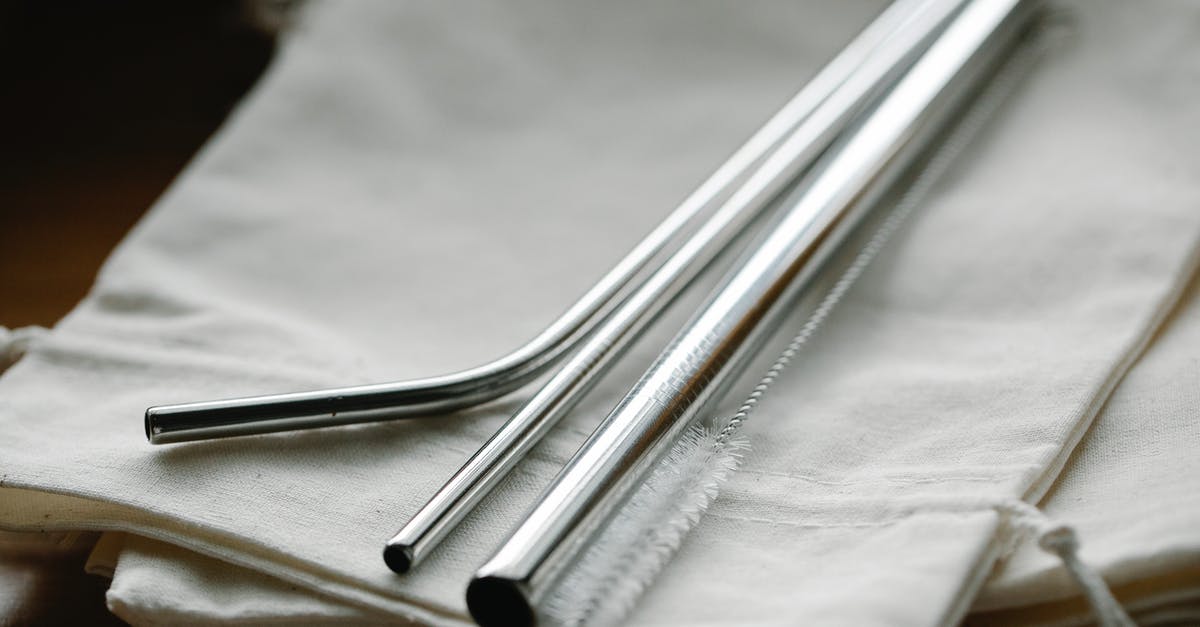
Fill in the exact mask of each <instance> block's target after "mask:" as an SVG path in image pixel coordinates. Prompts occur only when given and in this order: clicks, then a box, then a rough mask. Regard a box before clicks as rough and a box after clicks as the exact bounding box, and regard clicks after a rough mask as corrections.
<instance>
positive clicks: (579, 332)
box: [145, 0, 925, 444]
mask: <svg viewBox="0 0 1200 627" xmlns="http://www.w3.org/2000/svg"><path fill="white" fill-rule="evenodd" d="M924 1H925V0H898V1H897V2H896V3H895V4H894V5H893V6H892V7H890V8H889V9H887V10H886V11H885V12H884V13H883V14H882V15H881V16H880V17H879V19H877V20H876V21H875V22H874V23H873V24H872V25H871V26H870V27H869V28H868V29H867V31H864V33H863V34H862V36H860V37H859V38H857V39H855V40H854V41H853V42H852V43H851V44H850V46H849V47H848V48H847V49H846V50H845V51H844V52H843V53H842V54H841V55H839V56H838V57H837V58H836V59H834V60H833V62H831V63H830V64H829V65H828V66H827V67H826V68H825V69H824V71H822V72H821V73H820V74H818V75H817V76H816V77H815V78H814V79H813V80H812V81H810V83H809V84H808V86H807V87H806V88H804V89H802V90H801V91H800V92H798V93H797V94H796V95H795V96H794V97H793V98H792V99H791V100H790V101H789V102H788V103H787V104H786V105H784V107H783V108H782V109H780V110H779V112H778V113H776V114H775V115H774V116H773V117H772V118H771V119H770V120H768V121H767V122H766V124H764V125H763V126H762V128H760V129H759V130H758V131H757V132H755V133H754V135H753V136H751V137H750V139H749V140H747V141H746V143H745V144H743V145H742V146H741V147H740V148H739V149H738V150H737V151H736V152H735V153H734V154H733V155H732V156H730V157H729V159H728V160H727V161H726V162H725V163H724V164H722V165H721V166H720V167H719V168H718V169H717V170H716V171H715V172H713V174H712V175H710V176H709V178H708V179H707V180H705V181H704V182H703V183H702V184H701V185H700V186H699V187H698V188H696V190H695V191H694V192H692V193H691V194H690V195H689V196H688V197H687V198H686V199H684V200H683V202H682V203H680V205H679V206H678V207H676V208H675V209H674V210H673V211H672V212H671V213H670V214H669V215H668V216H667V217H666V218H665V219H664V220H663V221H662V222H661V223H660V224H659V225H658V226H656V227H655V228H654V230H652V231H651V232H650V233H649V234H648V235H647V236H646V237H645V238H644V239H643V240H642V241H641V242H639V243H638V244H637V246H635V247H634V248H633V250H631V251H630V252H629V253H628V254H627V255H626V256H625V257H624V258H623V259H621V261H620V262H618V263H617V265H616V266H614V267H613V268H612V269H611V270H610V271H609V272H608V273H607V274H606V275H604V277H603V278H601V279H600V281H599V282H598V283H596V284H595V285H594V286H593V287H592V288H591V289H589V290H588V292H587V293H586V294H584V295H583V297H581V298H580V299H579V301H578V302H576V303H575V304H574V305H572V306H571V307H570V308H569V309H568V310H567V311H566V312H564V313H563V314H562V315H561V316H560V317H559V318H558V319H557V320H555V321H554V322H553V323H552V324H551V325H550V326H549V327H547V328H546V329H545V330H544V331H542V332H541V333H540V334H539V335H538V336H537V337H535V338H534V339H532V340H531V341H530V342H528V343H527V344H525V345H524V346H521V347H520V348H518V349H516V350H514V351H513V352H511V353H509V354H507V355H505V356H503V357H500V358H499V359H496V360H494V361H492V362H489V363H486V364H483V365H480V366H477V367H474V368H470V369H467V370H463V371H459V372H455V373H451V374H446V375H441V376H435V377H429V378H423V379H412V380H408V381H396V382H389V383H378V384H372V385H358V386H352V387H342V388H331V389H324V390H314V391H309V392H294V393H287V394H271V395H265V396H251V397H245V398H235V399H227V400H214V401H200V402H192V403H180V404H171V405H159V406H155V407H150V408H148V409H147V410H146V417H145V428H146V438H147V440H149V441H150V443H151V444H168V443H174V442H188V441H194V440H204V439H210V438H222V437H230V436H238V435H251V434H257V433H272V432H278V431H291V430H296V429H310V428H317V427H328V426H335V425H344V424H354V423H360V422H371V421H376V420H390V419H397V418H408V417H414V416H429V415H434V414H443V413H448V412H451V411H454V410H458V409H463V408H466V407H471V406H474V405H478V404H481V403H485V402H487V401H490V400H493V399H496V398H499V397H500V396H503V395H505V394H508V393H509V392H512V391H514V390H516V389H517V388H519V387H521V386H523V385H525V384H526V383H528V382H530V381H532V380H533V379H535V378H536V377H538V376H540V375H541V374H543V373H544V372H546V371H547V370H548V369H549V368H550V367H551V366H553V365H554V364H555V363H557V362H558V361H560V360H561V359H562V358H563V356H564V355H565V354H566V353H568V352H569V351H570V350H571V349H573V348H575V347H576V346H578V345H579V344H580V343H581V342H582V341H583V340H584V339H585V338H586V337H587V336H588V335H589V334H590V333H591V332H592V331H593V330H594V329H595V328H596V327H597V326H598V325H599V324H600V323H601V322H602V321H603V319H604V317H605V314H606V313H607V312H610V311H611V310H612V309H613V308H614V307H615V304H614V302H615V301H616V300H617V296H618V295H619V294H621V293H622V292H624V291H627V289H626V288H627V287H628V286H629V285H630V284H631V282H632V281H633V279H634V277H635V276H637V275H638V274H639V273H640V272H641V271H642V270H643V269H645V268H646V267H647V265H648V264H649V263H650V261H651V260H652V259H653V258H654V257H655V256H657V255H658V254H659V253H660V252H661V251H662V250H663V249H664V247H665V246H666V245H667V243H668V242H669V241H670V240H671V239H672V238H674V237H675V236H676V235H678V234H679V233H680V231H681V230H682V229H683V228H684V227H685V226H686V225H687V224H688V223H690V222H691V221H692V220H693V219H694V218H696V216H698V215H700V214H701V213H703V212H705V211H707V210H710V209H712V208H713V207H715V206H716V205H717V204H718V203H719V202H720V201H721V200H722V199H723V198H725V197H726V196H727V195H728V192H729V191H730V189H731V188H732V186H733V185H734V184H735V183H736V182H737V181H739V180H741V179H743V178H744V177H745V176H746V175H747V173H749V172H750V171H751V170H752V169H753V168H754V166H756V165H758V164H759V163H760V162H761V161H762V160H763V158H764V157H765V156H766V155H767V154H768V153H769V152H770V151H771V150H772V149H773V148H775V147H776V146H777V145H778V144H779V142H780V141H781V140H782V139H783V138H784V136H785V135H786V134H787V133H788V131H790V130H791V129H792V128H793V127H795V126H796V124H797V123H799V122H800V121H801V120H803V119H804V118H805V117H807V116H808V114H809V113H810V112H811V111H812V110H813V109H814V108H815V107H816V106H817V104H819V103H820V102H821V101H822V100H823V99H824V98H825V97H826V96H827V95H828V94H829V93H830V92H831V91H833V89H834V88H835V87H836V86H837V85H839V84H840V83H841V81H842V80H844V78H845V76H847V75H848V74H849V73H850V72H851V70H852V69H853V68H854V67H855V66H857V65H858V64H859V63H861V60H862V59H863V58H864V57H865V56H866V55H867V54H868V53H870V51H871V50H872V49H873V48H874V47H875V46H876V45H878V43H879V42H880V41H882V40H883V38H884V36H885V35H886V34H888V33H889V32H891V31H894V30H895V28H896V26H897V24H899V23H900V22H902V21H903V20H905V19H907V16H908V15H909V14H910V13H911V12H912V11H913V10H914V7H916V6H918V5H920V4H922V2H924Z"/></svg>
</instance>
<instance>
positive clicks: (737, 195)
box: [383, 0, 961, 573]
mask: <svg viewBox="0 0 1200 627" xmlns="http://www.w3.org/2000/svg"><path fill="white" fill-rule="evenodd" d="M960 1H961V0H929V1H927V2H924V3H923V4H922V5H921V6H919V7H917V10H915V11H913V12H911V13H909V14H908V15H907V16H905V17H904V19H903V20H902V21H901V22H900V23H899V24H896V25H895V30H894V31H892V32H890V33H887V34H886V35H887V36H886V37H885V40H884V41H883V42H882V43H881V44H880V45H878V46H876V47H875V49H874V50H872V51H871V53H870V54H868V55H867V56H866V58H864V59H862V62H861V63H860V64H858V65H857V66H854V67H852V68H850V71H849V73H848V74H847V75H846V77H845V79H844V80H843V81H842V82H841V84H839V85H837V87H836V88H835V89H834V90H833V91H831V92H830V93H829V94H828V96H827V97H826V98H824V100H823V101H822V102H821V103H820V105H819V106H817V107H815V108H814V109H813V110H812V112H811V115H809V116H808V117H807V118H806V119H804V120H803V121H802V122H800V123H799V124H797V125H796V127H795V128H794V129H793V130H792V131H791V132H790V133H789V135H788V137H787V139H786V140H784V141H783V143H782V144H780V146H779V148H778V150H776V151H775V152H774V153H773V154H772V155H771V156H770V157H768V158H767V159H766V160H765V161H764V162H763V164H762V166H761V167H760V168H759V169H758V170H756V171H755V172H754V173H753V174H752V175H751V176H750V177H749V178H748V179H747V180H746V182H745V183H744V184H743V185H742V186H741V187H739V188H738V189H737V191H735V192H734V193H733V194H732V195H731V196H730V197H729V199H728V200H727V201H726V202H725V203H723V204H722V205H721V207H720V208H719V209H718V210H717V211H716V213H714V214H713V215H712V217H711V218H709V220H708V221H707V222H705V224H704V225H703V226H701V227H700V229H699V230H697V231H696V233H695V234H693V235H692V237H691V238H689V239H688V241H687V242H685V243H684V245H683V246H682V247H680V248H679V250H678V251H676V252H675V253H674V254H673V255H671V257H670V258H668V259H667V261H666V262H665V263H663V265H662V266H661V267H660V268H659V269H658V270H657V271H655V272H654V273H653V274H652V275H651V276H650V277H648V278H647V279H646V280H645V281H644V282H643V283H642V285H641V286H639V287H638V289H637V291H635V292H634V294H633V295H632V296H630V297H629V298H628V299H627V300H626V301H625V302H624V303H622V304H621V306H620V307H619V308H618V309H617V310H616V311H615V312H613V313H612V314H611V315H610V316H609V317H608V318H607V319H606V320H605V321H604V323H603V324H602V325H601V327H600V328H599V329H598V330H597V331H596V333H595V334H594V335H593V336H592V337H590V338H589V339H588V340H587V341H586V343H585V344H584V345H583V346H582V347H581V348H580V349H579V350H578V351H577V352H576V353H574V354H573V355H572V356H571V357H570V358H568V359H567V360H566V361H565V363H564V364H563V366H562V368H560V369H559V371H558V372H556V373H555V374H554V376H553V377H551V378H550V380H549V381H547V382H546V383H545V385H543V386H542V388H541V389H539V390H538V391H537V392H536V393H534V395H533V396H532V397H531V398H530V399H529V400H528V401H527V402H526V403H525V404H524V405H523V406H522V407H521V408H520V409H519V410H518V411H517V412H516V413H515V414H513V416H512V417H511V418H510V419H509V420H508V421H507V422H506V423H505V424H504V425H503V426H501V428H500V429H499V430H498V431H497V432H496V434H495V435H493V436H492V437H491V438H490V439H489V440H488V441H487V442H486V443H485V444H484V445H483V446H482V447H481V448H480V449H479V451H478V452H476V453H475V454H474V455H473V456H472V457H471V458H470V459H469V460H468V461H467V463H466V464H464V465H463V467H462V468H461V469H459V471H458V472H456V473H455V474H454V476H453V477H451V478H450V480H449V481H447V482H446V484H445V485H444V486H443V487H442V488H441V489H440V490H438V492H437V493H436V494H435V495H434V496H433V498H431V499H430V500H429V502H428V503H427V504H426V505H425V506H423V507H422V508H421V509H420V510H419V511H418V512H417V513H416V514H415V515H413V517H412V518H411V519H410V520H409V521H408V523H406V524H405V525H404V527H403V528H401V529H400V531H399V532H397V533H396V535H395V536H394V537H392V539H391V540H389V541H388V542H387V544H386V545H385V547H384V551H383V558H384V562H385V563H387V565H388V567H390V568H391V569H392V570H394V571H396V572H399V573H404V572H407V571H408V570H409V569H411V568H412V567H413V566H414V565H415V564H416V563H417V562H419V561H420V560H421V559H422V558H423V557H424V556H425V555H426V554H428V552H429V551H430V550H431V549H432V548H433V547H434V546H435V545H436V544H437V543H438V542H439V541H440V540H441V539H442V538H443V537H445V536H446V534H448V533H449V531H450V530H451V529H453V528H454V526H455V525H457V524H458V522H459V521H461V520H462V518H463V517H464V516H465V515H466V514H467V512H469V511H470V510H471V509H472V508H473V507H474V506H475V504H476V503H478V502H479V501H480V500H481V499H482V498H483V497H484V496H485V495H486V494H488V493H489V492H491V490H493V489H494V488H495V487H496V486H497V485H499V483H500V481H501V480H502V479H503V477H504V476H505V475H506V474H507V473H508V471H509V470H511V469H512V468H513V466H514V465H515V464H516V463H517V462H518V461H519V460H520V458H521V457H522V456H523V455H524V454H525V453H526V452H527V451H529V450H530V449H531V448H532V447H533V446H534V445H535V444H536V443H537V442H538V441H540V440H541V439H542V438H543V437H544V436H545V435H546V434H547V433H548V432H549V430H550V429H551V428H552V427H553V426H554V425H555V424H556V423H557V422H558V421H559V420H561V419H562V417H563V416H565V415H566V414H567V413H568V412H570V411H571V409H572V408H573V407H574V406H575V405H576V404H577V403H578V402H579V401H580V399H582V397H583V396H584V395H585V394H587V393H588V391H589V390H590V389H591V387H592V386H593V385H594V384H595V382H596V381H598V380H599V378H600V377H602V376H604V374H605V373H606V372H607V371H608V370H609V369H610V368H611V366H612V365H613V364H614V363H615V361H616V360H617V359H619V358H620V356H621V355H622V354H623V352H624V351H625V349H626V348H627V347H628V346H629V345H630V344H631V343H632V342H633V341H634V340H636V339H637V338H638V337H639V336H640V335H641V334H642V333H643V332H644V331H645V330H646V329H647V328H648V326H649V325H650V324H651V323H652V322H653V321H654V320H655V319H656V318H657V316H658V315H659V314H660V313H661V312H662V311H663V310H664V309H665V307H666V305H668V304H670V303H671V302H673V301H674V300H675V299H676V298H677V297H678V296H679V295H680V294H681V293H682V292H683V291H684V290H685V289H687V287H688V286H689V285H690V284H691V283H692V282H693V281H694V280H695V279H696V278H697V277H698V276H699V275H700V274H701V272H703V270H704V269H705V267H706V266H707V265H709V263H710V262H711V261H712V259H714V258H715V256H716V255H717V254H718V253H719V252H720V251H721V250H724V249H725V248H728V246H729V244H730V243H731V242H732V241H734V239H735V238H736V237H738V236H739V234H740V233H742V232H744V231H746V230H747V228H748V227H749V226H750V225H751V224H752V222H753V220H755V219H757V218H758V217H759V216H761V215H763V214H765V213H766V212H768V210H770V209H772V208H773V207H774V206H775V204H774V202H775V200H776V199H777V198H778V197H779V196H780V195H781V194H782V193H783V192H784V191H785V189H786V188H787V187H788V185H790V184H791V183H792V181H793V180H795V179H796V178H797V177H798V176H799V175H800V174H801V173H803V172H805V171H807V170H808V169H809V168H810V167H811V166H812V164H813V163H814V162H815V161H816V160H817V159H818V157H819V156H820V155H821V154H822V153H823V152H824V151H825V150H826V149H828V147H829V146H830V145H831V144H832V143H833V142H834V141H835V139H836V138H837V137H838V136H839V134H841V133H842V132H843V130H844V129H845V128H846V127H847V126H848V125H850V124H851V123H852V120H853V118H854V116H855V115H856V114H857V113H858V112H859V111H861V110H862V109H864V108H866V107H867V106H868V105H869V104H870V103H871V102H872V101H873V99H875V98H877V97H878V96H879V95H880V94H881V92H883V91H884V90H885V89H886V87H888V86H890V85H891V84H892V82H893V81H894V80H895V78H896V77H897V76H898V75H899V74H900V73H902V72H903V70H904V69H905V68H906V67H907V66H908V64H909V62H910V61H911V59H912V58H913V57H915V56H916V54H918V53H919V52H920V51H921V50H922V49H923V47H924V45H925V43H927V41H928V40H929V39H930V38H931V37H932V35H933V34H934V33H936V32H937V31H938V30H939V29H940V27H941V25H942V24H943V23H944V22H945V20H946V19H947V17H948V16H949V15H951V14H952V13H953V11H954V10H955V9H956V8H957V7H958V6H959V4H960ZM815 89H816V90H821V91H823V90H824V87H823V86H822V85H821V84H820V83H818V84H817V85H816V87H815Z"/></svg>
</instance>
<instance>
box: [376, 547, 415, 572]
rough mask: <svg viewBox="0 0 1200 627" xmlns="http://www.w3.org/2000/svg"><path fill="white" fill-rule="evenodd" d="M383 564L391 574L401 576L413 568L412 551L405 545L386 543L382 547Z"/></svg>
mask: <svg viewBox="0 0 1200 627" xmlns="http://www.w3.org/2000/svg"><path fill="white" fill-rule="evenodd" d="M383 563H385V564H387V567H388V568H390V569H392V572H395V573H398V574H401V575H403V574H404V573H407V572H408V571H409V569H411V568H412V566H413V550H412V547H411V546H408V545H407V544H391V543H388V544H387V545H385V546H384V547H383Z"/></svg>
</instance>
